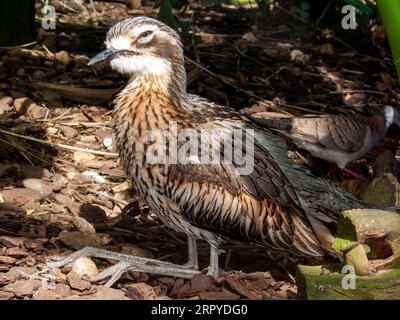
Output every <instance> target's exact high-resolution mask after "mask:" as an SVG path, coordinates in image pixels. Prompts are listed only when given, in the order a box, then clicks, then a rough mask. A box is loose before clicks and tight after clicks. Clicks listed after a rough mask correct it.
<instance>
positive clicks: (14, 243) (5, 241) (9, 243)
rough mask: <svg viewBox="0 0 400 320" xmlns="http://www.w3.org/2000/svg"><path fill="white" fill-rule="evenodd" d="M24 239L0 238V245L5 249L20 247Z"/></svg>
mask: <svg viewBox="0 0 400 320" xmlns="http://www.w3.org/2000/svg"><path fill="white" fill-rule="evenodd" d="M25 239H26V238H22V237H13V236H1V237H0V245H2V246H5V247H7V248H13V247H21V246H22V245H23V243H24V240H25Z"/></svg>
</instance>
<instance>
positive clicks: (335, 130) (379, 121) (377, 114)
mask: <svg viewBox="0 0 400 320" xmlns="http://www.w3.org/2000/svg"><path fill="white" fill-rule="evenodd" d="M253 119H254V120H255V121H256V122H257V123H260V124H262V125H264V126H266V127H268V128H270V129H274V130H276V131H278V132H280V133H282V134H283V135H284V136H286V137H289V138H290V139H292V140H293V141H294V142H295V144H296V145H297V146H298V147H299V148H302V149H305V150H307V151H309V152H310V153H311V154H312V155H313V156H315V157H317V158H321V159H324V160H327V161H330V162H333V163H335V164H336V165H337V166H338V167H339V168H340V169H345V167H346V166H347V164H348V163H349V162H351V161H354V160H356V159H359V158H361V157H362V156H363V155H364V154H366V153H367V152H368V151H369V150H370V149H371V148H373V147H374V146H375V145H377V144H378V143H379V142H380V141H381V140H382V138H383V137H384V136H385V134H386V132H387V130H388V129H389V128H390V126H391V125H392V124H393V123H394V124H397V125H398V126H399V127H400V113H399V111H398V110H397V109H396V108H394V107H392V106H385V107H384V108H378V107H370V108H369V109H367V110H366V111H365V112H364V113H363V114H362V113H348V114H339V115H321V116H319V115H318V116H314V115H313V116H304V117H298V118H285V119H266V118H260V117H253ZM347 172H348V173H350V172H349V170H347Z"/></svg>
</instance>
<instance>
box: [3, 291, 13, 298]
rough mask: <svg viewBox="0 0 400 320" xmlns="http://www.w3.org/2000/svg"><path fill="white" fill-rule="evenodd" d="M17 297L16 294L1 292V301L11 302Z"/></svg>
mask: <svg viewBox="0 0 400 320" xmlns="http://www.w3.org/2000/svg"><path fill="white" fill-rule="evenodd" d="M14 297H15V293H13V292H6V291H0V300H10V299H12V298H14Z"/></svg>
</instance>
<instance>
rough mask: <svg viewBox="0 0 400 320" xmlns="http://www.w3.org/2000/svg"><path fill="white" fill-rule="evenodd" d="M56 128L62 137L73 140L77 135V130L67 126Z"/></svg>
mask: <svg viewBox="0 0 400 320" xmlns="http://www.w3.org/2000/svg"><path fill="white" fill-rule="evenodd" d="M58 128H59V129H60V130H61V132H62V133H63V135H64V136H65V137H66V138H69V139H72V138H75V137H76V136H77V135H78V134H79V132H78V130H76V129H74V128H72V127H69V126H59V127H58Z"/></svg>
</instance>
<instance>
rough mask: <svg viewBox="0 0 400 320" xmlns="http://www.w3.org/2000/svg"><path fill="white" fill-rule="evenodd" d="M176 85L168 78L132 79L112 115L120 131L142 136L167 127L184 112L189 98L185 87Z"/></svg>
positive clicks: (120, 96)
mask: <svg viewBox="0 0 400 320" xmlns="http://www.w3.org/2000/svg"><path fill="white" fill-rule="evenodd" d="M171 85H172V86H173V87H171ZM174 86H178V84H174V83H173V82H170V83H169V85H166V83H165V80H163V79H160V78H158V77H154V76H152V77H140V78H135V79H134V80H131V81H130V82H129V83H128V85H127V86H126V87H125V89H123V90H122V91H121V92H120V93H119V95H118V96H117V98H116V100H115V104H116V105H115V108H114V112H113V117H114V121H115V125H116V128H117V131H118V130H120V131H121V130H122V131H123V132H121V134H127V132H128V131H129V133H130V134H132V133H133V132H135V135H138V136H142V135H144V134H146V132H147V131H148V130H152V129H168V128H169V126H170V125H171V123H172V122H176V121H177V120H178V118H180V117H181V116H182V114H183V113H184V112H185V110H184V107H183V106H184V105H185V100H186V99H187V92H186V88H184V90H180V89H176V88H175V87H174ZM181 89H182V88H181Z"/></svg>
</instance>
